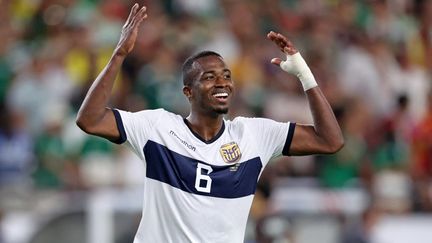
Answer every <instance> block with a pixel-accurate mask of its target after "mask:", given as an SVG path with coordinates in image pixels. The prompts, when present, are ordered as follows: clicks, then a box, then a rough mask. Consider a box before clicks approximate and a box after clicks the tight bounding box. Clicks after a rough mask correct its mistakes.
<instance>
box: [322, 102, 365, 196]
mask: <svg viewBox="0 0 432 243" xmlns="http://www.w3.org/2000/svg"><path fill="white" fill-rule="evenodd" d="M335 112H336V113H335V114H336V116H337V119H338V121H339V122H340V124H341V125H342V127H341V129H342V133H343V134H344V138H345V146H344V147H343V148H342V150H341V151H339V152H338V153H336V154H334V155H330V156H322V157H320V158H319V159H318V160H317V164H318V165H317V167H318V177H319V179H320V181H321V184H322V185H323V186H325V187H330V188H343V187H353V186H360V185H361V180H360V179H362V178H361V176H362V170H363V168H365V167H366V165H367V163H368V156H367V143H366V141H365V135H366V134H365V131H366V130H367V129H368V128H367V126H368V124H369V122H370V118H369V117H368V115H369V114H370V111H369V110H368V108H367V107H366V106H365V105H364V103H363V102H362V101H361V100H358V99H354V100H351V101H347V102H345V105H344V106H343V107H341V108H339V109H336V111H335Z"/></svg>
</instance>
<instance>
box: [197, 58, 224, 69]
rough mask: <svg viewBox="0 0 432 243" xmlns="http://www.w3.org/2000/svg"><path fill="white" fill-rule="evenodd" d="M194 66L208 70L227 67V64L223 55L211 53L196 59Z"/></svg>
mask: <svg viewBox="0 0 432 243" xmlns="http://www.w3.org/2000/svg"><path fill="white" fill-rule="evenodd" d="M193 68H194V69H196V70H199V71H200V72H208V71H218V70H223V69H227V65H226V63H225V62H224V60H223V59H222V58H221V57H219V56H215V55H211V56H205V57H201V58H199V59H198V60H196V61H195V62H194V63H193Z"/></svg>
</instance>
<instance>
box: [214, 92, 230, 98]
mask: <svg viewBox="0 0 432 243" xmlns="http://www.w3.org/2000/svg"><path fill="white" fill-rule="evenodd" d="M213 96H214V97H216V98H226V97H228V93H217V94H214V95H213Z"/></svg>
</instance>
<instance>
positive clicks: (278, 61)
mask: <svg viewBox="0 0 432 243" xmlns="http://www.w3.org/2000/svg"><path fill="white" fill-rule="evenodd" d="M270 62H271V63H273V64H275V65H277V66H280V64H281V63H282V59H280V58H273V59H271V61H270Z"/></svg>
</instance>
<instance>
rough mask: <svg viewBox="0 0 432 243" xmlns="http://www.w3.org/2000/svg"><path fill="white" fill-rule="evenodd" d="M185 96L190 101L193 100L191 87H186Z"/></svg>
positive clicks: (184, 88) (184, 89)
mask: <svg viewBox="0 0 432 243" xmlns="http://www.w3.org/2000/svg"><path fill="white" fill-rule="evenodd" d="M183 94H184V95H186V98H188V100H190V99H191V98H192V89H191V88H190V87H189V86H184V87H183Z"/></svg>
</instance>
